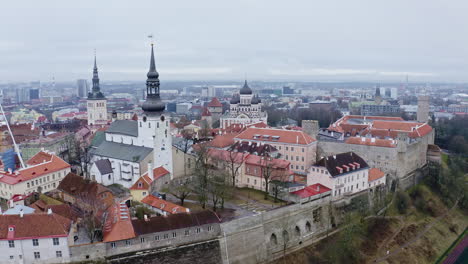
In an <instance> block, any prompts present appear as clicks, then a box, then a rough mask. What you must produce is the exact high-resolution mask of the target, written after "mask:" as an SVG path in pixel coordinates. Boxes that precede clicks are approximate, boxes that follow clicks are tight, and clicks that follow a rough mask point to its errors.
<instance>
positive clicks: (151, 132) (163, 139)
mask: <svg viewBox="0 0 468 264" xmlns="http://www.w3.org/2000/svg"><path fill="white" fill-rule="evenodd" d="M146 77H147V79H146V101H145V102H144V103H143V105H142V107H141V108H142V110H143V114H142V115H141V116H139V118H138V122H139V126H138V134H139V135H141V136H142V140H143V142H144V143H146V141H148V142H152V144H153V146H152V147H153V164H152V165H153V166H154V167H161V166H162V167H164V168H165V169H166V170H168V171H169V172H172V136H171V133H170V123H169V120H170V117H169V116H168V115H167V114H166V113H165V112H164V110H165V109H166V104H165V103H164V102H163V101H162V100H161V97H160V94H159V73H158V71H157V70H156V63H155V59H154V45H153V44H151V59H150V67H149V71H148V73H147V74H146Z"/></svg>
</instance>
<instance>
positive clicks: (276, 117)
mask: <svg viewBox="0 0 468 264" xmlns="http://www.w3.org/2000/svg"><path fill="white" fill-rule="evenodd" d="M277 107H278V106H268V107H265V108H264V109H265V111H266V112H267V113H268V124H269V125H270V126H282V125H287V124H288V119H292V120H294V121H296V122H297V124H298V126H301V123H302V120H317V121H318V122H319V126H320V127H328V126H329V125H330V124H331V123H333V122H335V121H336V120H338V119H339V118H341V116H342V114H341V112H340V111H339V110H337V109H334V108H332V109H331V110H329V111H327V110H322V111H317V110H312V109H309V108H298V107H294V108H293V109H290V110H289V111H285V110H281V109H278V108H277Z"/></svg>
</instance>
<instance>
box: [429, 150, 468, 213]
mask: <svg viewBox="0 0 468 264" xmlns="http://www.w3.org/2000/svg"><path fill="white" fill-rule="evenodd" d="M446 165H447V166H443V165H440V164H437V163H430V164H429V166H430V168H429V175H428V176H427V177H426V179H425V183H426V184H427V185H428V186H429V187H430V188H431V189H432V190H433V191H435V192H436V193H438V194H439V195H440V197H441V198H442V200H443V201H444V202H445V203H446V204H447V205H448V206H451V205H453V204H454V203H455V202H456V201H458V206H459V207H460V208H461V209H463V210H467V209H468V184H467V183H466V172H467V171H468V162H467V161H466V159H463V158H462V157H457V156H449V157H448V159H447V162H446Z"/></svg>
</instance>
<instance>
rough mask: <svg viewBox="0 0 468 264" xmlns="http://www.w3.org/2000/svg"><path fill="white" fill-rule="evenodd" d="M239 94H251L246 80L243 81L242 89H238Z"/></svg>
mask: <svg viewBox="0 0 468 264" xmlns="http://www.w3.org/2000/svg"><path fill="white" fill-rule="evenodd" d="M240 94H252V89H250V87H249V85H248V84H247V80H245V83H244V87H242V88H241V89H240Z"/></svg>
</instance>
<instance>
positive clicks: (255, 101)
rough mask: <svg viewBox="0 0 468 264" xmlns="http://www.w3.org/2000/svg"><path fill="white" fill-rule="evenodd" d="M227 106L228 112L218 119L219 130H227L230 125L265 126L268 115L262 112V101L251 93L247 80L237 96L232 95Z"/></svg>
mask: <svg viewBox="0 0 468 264" xmlns="http://www.w3.org/2000/svg"><path fill="white" fill-rule="evenodd" d="M229 104H230V105H229V111H228V112H226V113H225V114H224V115H223V116H222V117H221V119H220V126H221V128H227V127H229V126H230V125H232V124H242V125H244V126H245V125H249V124H254V123H259V122H263V123H265V124H267V119H268V115H267V113H266V112H265V111H262V100H261V99H260V97H259V96H258V94H254V93H253V91H252V89H251V88H250V87H249V84H248V83H247V80H245V82H244V86H242V88H241V89H240V90H239V94H234V95H233V97H232V99H231V101H230V102H229Z"/></svg>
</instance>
